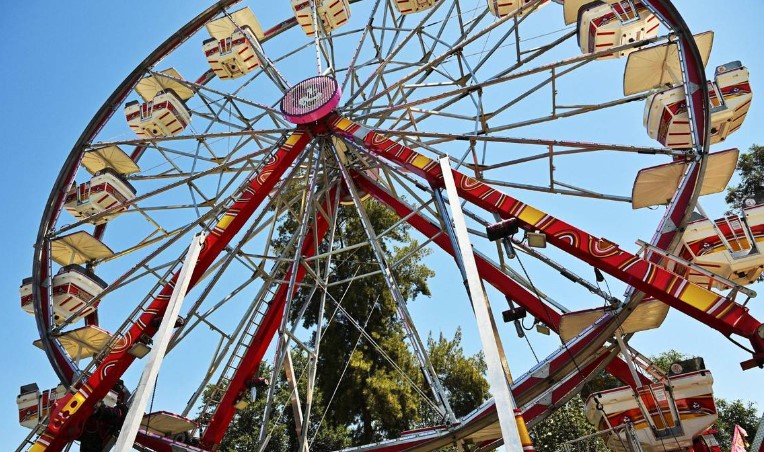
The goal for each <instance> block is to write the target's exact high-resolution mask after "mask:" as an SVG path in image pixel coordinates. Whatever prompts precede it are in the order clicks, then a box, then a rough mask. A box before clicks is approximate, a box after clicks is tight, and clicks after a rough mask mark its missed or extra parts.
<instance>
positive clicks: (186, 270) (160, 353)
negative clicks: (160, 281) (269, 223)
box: [115, 233, 206, 452]
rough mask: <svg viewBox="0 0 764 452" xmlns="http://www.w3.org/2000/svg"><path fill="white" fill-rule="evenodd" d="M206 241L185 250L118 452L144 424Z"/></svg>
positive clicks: (122, 451) (128, 447)
mask: <svg viewBox="0 0 764 452" xmlns="http://www.w3.org/2000/svg"><path fill="white" fill-rule="evenodd" d="M205 238H206V235H205V234H203V233H199V234H196V235H195V236H194V238H193V240H192V241H191V245H190V246H189V247H188V252H187V253H186V258H185V260H184V261H183V267H182V268H181V270H180V275H179V276H178V280H177V282H176V283H175V288H174V289H173V292H172V295H171V296H170V301H169V302H168V305H167V310H166V311H165V314H164V316H163V317H162V322H161V324H160V325H159V330H157V333H156V334H155V335H154V348H153V349H152V350H151V353H150V354H149V356H148V360H147V362H146V366H145V367H144V368H143V373H142V374H141V379H140V382H139V383H138V388H137V389H136V391H135V393H134V394H133V403H132V404H131V405H130V409H129V410H128V412H127V417H126V418H125V422H124V423H123V424H122V430H121V431H120V433H119V437H118V438H117V443H116V446H115V448H116V450H117V452H126V451H130V450H132V448H133V443H134V442H135V437H136V435H137V434H138V429H139V428H140V426H141V421H142V420H143V414H144V411H145V408H146V404H147V403H148V401H149V397H150V396H151V394H152V393H153V391H154V386H155V385H156V379H157V376H158V375H159V368H160V367H161V366H162V362H163V361H164V356H165V351H166V350H167V346H168V345H169V344H170V339H171V338H172V333H173V329H174V328H175V321H176V320H177V319H178V314H179V313H180V307H181V305H182V304H183V299H184V298H185V297H186V291H187V290H188V286H189V284H190V282H191V275H192V274H193V272H194V268H195V267H196V262H197V259H198V258H199V252H200V251H201V249H202V245H203V244H204V240H205Z"/></svg>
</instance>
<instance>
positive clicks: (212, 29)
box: [205, 7, 265, 40]
mask: <svg viewBox="0 0 764 452" xmlns="http://www.w3.org/2000/svg"><path fill="white" fill-rule="evenodd" d="M205 27H207V31H208V32H209V33H210V36H212V37H213V38H215V39H217V40H221V39H226V38H228V37H230V36H231V35H232V34H234V33H235V32H236V31H237V30H238V29H244V28H249V29H250V30H252V34H254V35H255V38H257V39H258V40H261V39H263V37H264V36H265V35H264V34H263V29H262V28H260V23H259V22H258V21H257V17H255V14H254V13H253V12H252V10H251V9H249V7H246V8H242V9H240V10H237V11H234V12H232V13H230V14H229V15H226V16H224V17H221V18H220V19H215V20H213V21H211V22H209V23H207V25H205Z"/></svg>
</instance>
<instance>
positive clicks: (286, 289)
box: [201, 189, 336, 447]
mask: <svg viewBox="0 0 764 452" xmlns="http://www.w3.org/2000/svg"><path fill="white" fill-rule="evenodd" d="M335 191H336V189H332V190H330V191H329V193H328V195H327V199H328V201H327V202H326V203H325V205H324V208H323V210H319V209H317V210H316V212H317V213H318V215H317V216H316V218H315V219H314V221H315V222H316V224H315V227H314V228H309V231H308V234H307V235H306V236H305V240H304V242H303V245H302V249H301V250H300V251H299V253H300V256H303V257H310V256H313V255H314V254H316V251H317V249H318V244H319V243H320V242H321V241H322V240H323V238H324V235H325V234H326V232H327V230H328V229H329V226H330V224H331V222H332V218H330V217H331V216H332V212H334V209H335V208H336V206H333V205H332V204H331V203H333V201H334V200H335V199H336V196H334V194H335ZM292 271H293V269H290V270H289V272H288V274H287V275H286V277H285V279H284V280H283V281H282V282H281V284H279V288H278V290H277V291H276V294H275V295H274V296H273V300H272V301H271V302H270V303H269V305H268V309H267V310H266V312H265V315H264V316H263V319H262V320H261V321H260V325H259V327H258V328H257V330H256V331H255V334H254V337H253V338H252V340H251V342H250V345H249V347H248V348H247V351H246V352H245V353H244V356H243V357H242V359H241V365H240V366H239V368H238V369H236V372H235V373H234V376H233V378H232V379H231V381H230V383H229V385H228V388H227V389H226V393H225V395H224V396H223V399H222V400H221V401H220V404H219V405H218V407H217V409H216V410H215V413H214V414H213V415H212V419H211V420H210V423H209V425H208V426H207V428H206V430H205V431H204V434H203V435H202V438H201V443H202V445H204V446H206V447H212V446H214V445H217V444H219V443H220V441H222V439H223V435H225V431H226V429H227V428H228V424H230V422H231V419H233V416H234V414H236V409H235V407H234V405H235V403H236V400H237V399H238V398H239V396H240V395H241V393H242V392H243V391H245V390H246V389H247V382H248V380H250V379H251V378H252V377H253V376H254V375H255V373H256V372H257V371H258V369H259V367H260V363H261V362H262V359H263V356H264V355H265V352H266V350H267V349H268V346H269V345H270V343H271V341H272V339H273V336H274V335H275V334H276V331H277V330H278V328H279V326H280V325H281V321H282V319H283V316H284V315H288V313H286V312H285V306H286V304H287V300H288V299H290V298H291V297H292V296H293V295H294V292H295V291H296V290H297V285H296V284H290V283H289V282H290V281H294V282H295V283H299V282H301V281H302V279H303V278H304V277H305V273H306V269H305V266H304V265H299V266H297V270H296V272H295V273H294V274H292ZM290 288H291V289H292V293H291V294H290ZM274 371H276V369H274Z"/></svg>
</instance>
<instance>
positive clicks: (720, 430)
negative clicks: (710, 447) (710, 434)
mask: <svg viewBox="0 0 764 452" xmlns="http://www.w3.org/2000/svg"><path fill="white" fill-rule="evenodd" d="M714 401H715V402H716V411H717V413H719V418H718V419H717V420H716V423H715V424H714V428H715V429H716V430H717V433H716V434H715V435H714V436H716V440H717V441H719V445H720V446H721V447H722V450H730V447H732V434H733V433H734V431H735V424H737V425H739V426H741V427H743V429H745V431H746V432H747V433H748V441H749V442H750V441H751V440H752V439H753V438H754V437H755V436H756V430H757V427H758V424H759V410H758V408H757V407H756V403H754V402H743V401H742V400H733V401H729V400H726V399H718V398H717V399H714Z"/></svg>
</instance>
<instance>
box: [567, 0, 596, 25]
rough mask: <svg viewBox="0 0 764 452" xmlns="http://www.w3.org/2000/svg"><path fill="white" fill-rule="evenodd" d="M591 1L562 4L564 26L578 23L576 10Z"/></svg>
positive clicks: (571, 1)
mask: <svg viewBox="0 0 764 452" xmlns="http://www.w3.org/2000/svg"><path fill="white" fill-rule="evenodd" d="M591 2H592V0H565V3H563V4H562V10H563V15H564V16H565V25H570V24H572V23H574V22H577V21H578V10H579V9H581V7H582V6H584V5H586V4H587V3H591Z"/></svg>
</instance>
